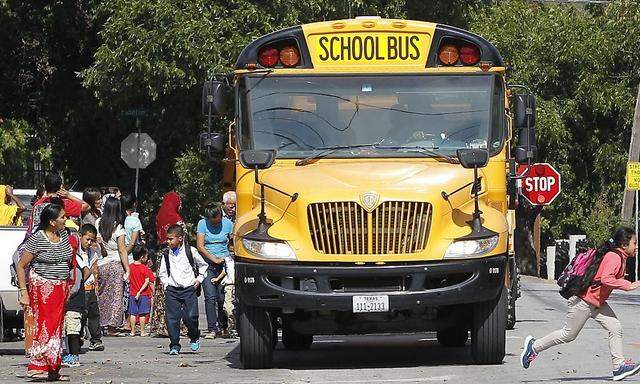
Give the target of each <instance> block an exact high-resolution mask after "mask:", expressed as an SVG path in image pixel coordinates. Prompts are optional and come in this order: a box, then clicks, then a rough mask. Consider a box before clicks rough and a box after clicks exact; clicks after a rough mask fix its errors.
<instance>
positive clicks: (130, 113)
mask: <svg viewBox="0 0 640 384" xmlns="http://www.w3.org/2000/svg"><path fill="white" fill-rule="evenodd" d="M122 114H123V115H124V116H126V117H145V116H147V111H146V110H145V109H141V108H132V109H127V110H126V111H124V112H122Z"/></svg>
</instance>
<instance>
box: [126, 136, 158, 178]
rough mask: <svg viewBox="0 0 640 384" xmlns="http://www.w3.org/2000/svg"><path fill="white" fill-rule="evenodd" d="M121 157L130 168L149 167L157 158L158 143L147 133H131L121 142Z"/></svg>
mask: <svg viewBox="0 0 640 384" xmlns="http://www.w3.org/2000/svg"><path fill="white" fill-rule="evenodd" d="M120 157H121V158H122V160H124V162H125V163H127V165H128V166H129V168H142V169H144V168H147V167H148V166H149V164H151V163H153V161H154V160H155V159H156V143H155V141H153V139H152V138H151V136H149V135H147V134H146V133H131V134H129V136H127V137H126V138H125V139H124V140H122V142H121V143H120Z"/></svg>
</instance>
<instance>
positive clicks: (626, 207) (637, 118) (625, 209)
mask: <svg viewBox="0 0 640 384" xmlns="http://www.w3.org/2000/svg"><path fill="white" fill-rule="evenodd" d="M638 160H640V87H638V97H637V98H636V110H635V112H634V114H633V125H632V126H631V141H630V142H629V160H628V162H632V161H638ZM634 192H635V191H632V190H629V189H626V188H625V190H624V195H623V197H622V215H621V216H622V220H623V221H631V218H632V217H633V200H634ZM636 204H637V203H636Z"/></svg>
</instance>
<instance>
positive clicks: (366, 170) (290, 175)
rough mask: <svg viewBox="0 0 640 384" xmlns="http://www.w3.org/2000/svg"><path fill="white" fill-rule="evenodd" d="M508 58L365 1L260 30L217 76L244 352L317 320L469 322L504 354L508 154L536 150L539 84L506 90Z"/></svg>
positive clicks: (309, 328)
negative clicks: (349, 10) (232, 198)
mask: <svg viewBox="0 0 640 384" xmlns="http://www.w3.org/2000/svg"><path fill="white" fill-rule="evenodd" d="M505 71H506V68H505V64H504V62H503V59H502V58H501V56H500V54H499V52H498V51H497V49H496V48H495V47H494V46H493V45H492V44H491V43H489V42H488V41H486V40H485V39H483V38H482V37H480V36H477V35H475V34H472V33H470V32H467V31H464V30H461V29H458V28H454V27H450V26H446V25H441V24H434V23H429V22H422V21H411V20H391V19H381V18H378V17H358V18H355V19H349V20H337V21H327V22H319V23H313V24H306V25H301V26H295V27H292V28H288V29H284V30H280V31H277V32H274V33H271V34H269V35H266V36H263V37H260V38H258V39H257V40H255V41H253V42H252V43H251V44H249V45H248V46H247V47H246V48H245V49H244V50H243V51H242V53H241V55H240V56H239V58H238V60H237V62H236V64H235V68H234V72H233V74H232V75H230V76H229V77H228V78H227V81H211V82H208V83H207V84H206V86H205V92H204V99H203V108H204V109H205V110H208V111H209V113H210V114H211V113H214V114H215V113H217V114H221V113H227V114H229V115H230V116H231V117H232V118H233V123H232V124H231V125H230V127H229V132H228V135H225V136H228V144H227V157H228V158H229V161H228V162H227V164H228V169H227V170H226V175H228V176H229V180H228V182H229V187H230V188H233V189H234V190H235V191H236V192H237V196H238V204H237V218H236V222H235V228H234V248H235V270H236V275H235V276H236V280H235V281H236V292H237V300H238V304H239V305H238V323H239V324H238V331H239V334H240V338H241V340H240V347H241V360H242V364H243V366H244V367H245V368H264V367H269V365H270V364H271V362H272V358H273V350H274V349H275V346H276V344H277V343H278V332H277V331H278V329H281V330H282V339H281V341H282V343H283V344H284V347H285V348H287V349H293V350H304V349H308V348H310V346H311V345H312V343H313V336H314V335H333V334H343V335H344V334H374V333H394V332H397V333H406V332H424V331H436V332H437V338H438V341H439V342H440V344H442V345H444V346H460V347H461V346H464V345H465V344H466V343H467V341H468V339H469V335H470V339H471V342H470V344H471V350H472V355H473V358H474V360H475V361H476V362H477V363H480V364H496V363H500V362H502V360H503V357H504V354H505V329H506V328H507V326H508V324H507V323H508V322H509V321H511V322H512V321H513V320H514V319H515V318H514V316H515V313H511V316H510V317H509V316H507V312H512V311H513V310H514V308H515V306H514V301H515V298H516V297H517V295H516V294H515V291H514V286H515V284H514V281H515V273H514V270H515V267H514V263H513V253H512V252H510V249H513V247H512V237H511V230H510V225H509V222H510V220H509V219H508V218H509V215H510V214H511V212H512V211H511V210H510V208H513V203H514V197H515V196H516V195H515V192H514V188H512V187H511V185H512V184H514V183H512V181H513V180H512V176H513V169H514V164H515V161H514V159H512V157H517V158H518V161H520V162H526V161H531V158H532V157H533V154H534V152H535V147H534V146H533V144H534V143H533V141H532V137H533V136H534V134H533V122H534V119H533V117H534V114H533V111H534V107H533V100H532V96H531V95H528V94H524V95H516V92H513V94H512V91H511V90H510V88H509V86H508V85H507V84H506V83H505ZM231 95H233V96H231ZM227 111H231V112H232V113H230V112H227ZM516 128H521V129H520V135H522V134H524V135H525V136H526V138H525V139H522V140H521V141H522V143H519V144H520V146H519V147H517V148H512V147H513V145H512V132H514V131H515V129H516ZM205 136H206V135H205ZM206 137H207V139H208V143H209V145H212V146H214V147H216V146H219V145H220V139H221V136H217V135H210V136H206ZM520 137H522V136H520ZM212 142H213V143H214V144H211V143H212ZM523 145H526V146H523ZM512 152H513V155H512ZM511 221H512V220H511Z"/></svg>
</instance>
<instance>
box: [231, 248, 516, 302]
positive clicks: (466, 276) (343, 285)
mask: <svg viewBox="0 0 640 384" xmlns="http://www.w3.org/2000/svg"><path fill="white" fill-rule="evenodd" d="M506 265H507V257H506V256H504V255H501V256H493V257H488V258H480V259H470V260H450V261H437V262H423V263H412V264H401V265H398V264H396V265H366V266H357V265H353V264H351V265H347V264H345V265H331V266H327V265H322V264H318V265H308V264H290V265H280V264H257V263H249V262H246V261H240V260H237V261H236V264H235V266H236V290H237V294H238V298H239V300H240V301H242V302H243V303H245V304H247V305H251V306H260V307H270V308H300V309H307V310H339V311H351V310H353V304H352V301H353V299H352V297H353V296H355V295H388V296H389V309H390V310H394V309H398V310H400V309H412V308H419V307H433V306H442V305H454V304H465V303H475V302H482V301H487V300H490V299H493V298H495V297H496V296H497V295H498V293H499V292H500V289H501V287H502V286H503V285H504V274H505V268H506ZM376 282H380V285H379V286H377V285H376Z"/></svg>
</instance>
